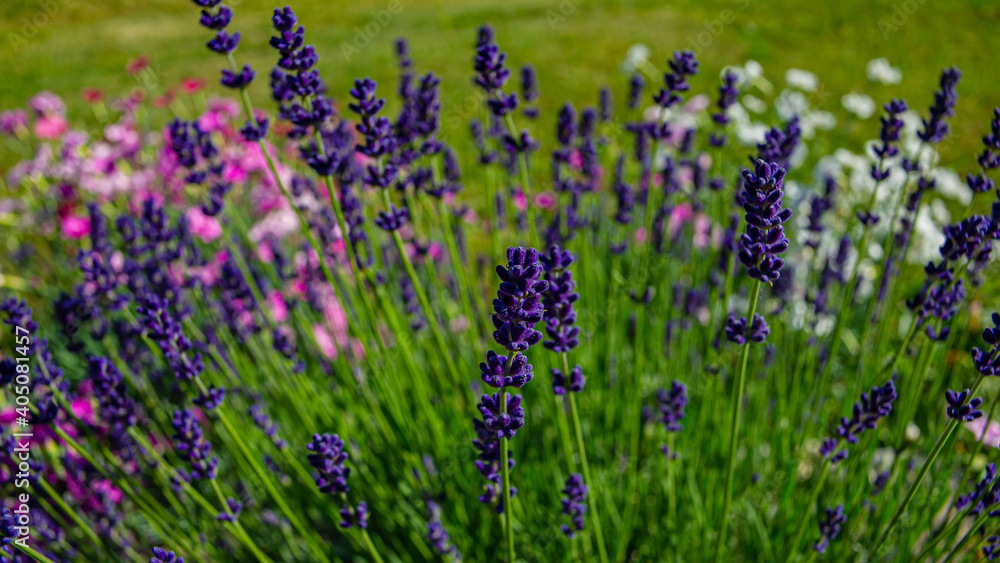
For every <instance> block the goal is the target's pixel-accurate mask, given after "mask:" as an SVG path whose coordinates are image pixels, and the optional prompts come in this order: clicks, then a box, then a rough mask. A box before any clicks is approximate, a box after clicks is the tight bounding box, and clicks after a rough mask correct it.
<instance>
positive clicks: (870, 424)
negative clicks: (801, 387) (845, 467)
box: [820, 380, 896, 463]
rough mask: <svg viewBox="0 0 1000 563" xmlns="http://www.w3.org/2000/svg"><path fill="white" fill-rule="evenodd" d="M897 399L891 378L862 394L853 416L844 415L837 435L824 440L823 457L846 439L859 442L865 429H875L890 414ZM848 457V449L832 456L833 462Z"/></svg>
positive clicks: (832, 451) (854, 442)
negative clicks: (880, 385)
mask: <svg viewBox="0 0 1000 563" xmlns="http://www.w3.org/2000/svg"><path fill="white" fill-rule="evenodd" d="M895 400H896V384H895V383H894V382H893V381H892V380H890V381H889V382H888V383H886V384H885V385H883V386H882V387H878V386H875V387H872V389H871V391H870V392H868V393H862V394H861V400H860V401H858V402H857V403H855V404H854V408H853V410H852V412H851V417H850V418H848V417H846V416H845V417H842V418H841V419H840V424H839V425H838V426H837V430H836V436H835V437H833V438H827V439H826V440H824V442H823V445H822V447H821V448H820V454H821V455H822V456H823V457H830V455H831V454H833V453H834V452H835V451H836V449H837V447H838V446H839V444H840V441H841V440H845V441H847V442H848V443H850V444H857V443H858V437H859V436H860V435H861V434H862V433H864V431H865V430H871V429H874V428H875V427H876V426H877V425H878V422H879V421H880V420H882V419H883V418H885V417H887V416H889V413H890V412H892V404H893V402H894V401H895ZM845 458H847V449H846V448H844V449H842V450H840V451H838V452H837V453H836V454H835V455H834V456H833V457H832V458H831V463H838V462H839V461H842V460H843V459H845Z"/></svg>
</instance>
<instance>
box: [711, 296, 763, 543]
mask: <svg viewBox="0 0 1000 563" xmlns="http://www.w3.org/2000/svg"><path fill="white" fill-rule="evenodd" d="M760 286H761V283H760V280H754V284H753V289H751V290H750V308H749V312H748V313H747V327H749V326H750V324H751V323H753V316H754V314H755V313H756V312H757V298H758V296H759V295H760ZM749 357H750V341H749V340H747V341H746V343H744V344H743V359H742V360H740V370H739V372H737V374H736V385H735V386H734V387H733V400H732V405H731V412H732V421H731V424H730V427H729V458H728V459H727V460H726V490H725V496H723V503H722V522H721V523H720V524H719V530H720V531H719V539H718V544H716V550H715V560H716V561H721V559H722V552H723V551H724V550H725V544H726V528H727V527H728V526H729V509H730V508H731V507H732V504H733V477H734V475H733V472H734V469H735V467H736V449H737V443H738V437H739V433H740V415H742V413H743V387H744V385H745V383H746V375H747V360H748V359H749Z"/></svg>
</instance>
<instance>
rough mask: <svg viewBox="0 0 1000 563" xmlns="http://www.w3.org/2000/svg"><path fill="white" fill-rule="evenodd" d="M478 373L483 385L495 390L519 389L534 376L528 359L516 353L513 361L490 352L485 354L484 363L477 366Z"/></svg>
mask: <svg viewBox="0 0 1000 563" xmlns="http://www.w3.org/2000/svg"><path fill="white" fill-rule="evenodd" d="M479 371H480V377H482V380H483V383H485V384H487V385H489V386H490V387H493V388H495V389H500V388H502V387H517V388H518V389H520V388H522V387H524V385H525V384H526V383H528V382H529V381H531V380H532V378H533V377H534V376H535V375H534V373H532V367H531V364H529V363H528V358H527V357H526V356H524V355H523V354H521V353H520V352H516V353H515V354H514V356H513V359H510V358H509V357H508V356H503V355H500V354H497V353H496V352H494V351H493V350H490V351H489V352H487V353H486V361H485V362H481V363H480V364H479Z"/></svg>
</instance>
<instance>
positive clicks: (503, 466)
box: [500, 363, 515, 563]
mask: <svg viewBox="0 0 1000 563" xmlns="http://www.w3.org/2000/svg"><path fill="white" fill-rule="evenodd" d="M509 365H510V363H508V367H509ZM500 414H501V415H506V414H507V388H506V387H501V388H500ZM508 455H509V454H508V452H507V438H506V437H504V438H501V439H500V474H501V478H502V481H503V514H504V522H506V526H505V527H504V530H505V533H506V536H507V538H506V539H507V541H506V545H507V563H515V559H514V517H513V516H512V515H511V513H512V512H513V510H512V509H513V507H512V506H511V505H510V468H509V467H508V463H509V462H508Z"/></svg>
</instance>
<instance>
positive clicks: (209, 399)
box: [194, 385, 226, 411]
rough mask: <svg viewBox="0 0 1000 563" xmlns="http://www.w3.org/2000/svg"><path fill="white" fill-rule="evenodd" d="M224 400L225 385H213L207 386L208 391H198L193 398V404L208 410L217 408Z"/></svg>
mask: <svg viewBox="0 0 1000 563" xmlns="http://www.w3.org/2000/svg"><path fill="white" fill-rule="evenodd" d="M225 400H226V388H225V386H222V387H216V386H215V385H209V386H208V393H200V394H199V395H198V396H197V397H195V399H194V404H196V405H198V406H199V407H201V408H203V409H205V410H207V411H210V410H214V409H216V408H218V407H219V406H221V405H222V403H223V401H225Z"/></svg>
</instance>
